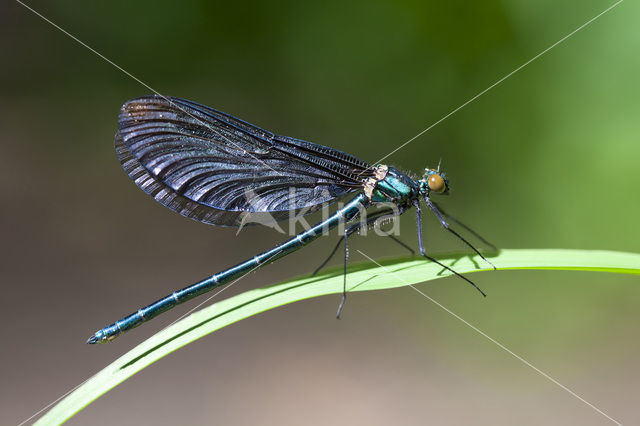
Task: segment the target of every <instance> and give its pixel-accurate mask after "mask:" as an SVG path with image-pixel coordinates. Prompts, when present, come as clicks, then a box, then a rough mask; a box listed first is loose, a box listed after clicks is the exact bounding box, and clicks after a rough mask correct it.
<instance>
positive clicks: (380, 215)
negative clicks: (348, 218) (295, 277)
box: [311, 209, 416, 277]
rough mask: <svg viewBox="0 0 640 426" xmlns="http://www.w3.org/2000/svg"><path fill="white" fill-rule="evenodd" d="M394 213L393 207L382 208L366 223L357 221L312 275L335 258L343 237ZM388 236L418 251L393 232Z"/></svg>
mask: <svg viewBox="0 0 640 426" xmlns="http://www.w3.org/2000/svg"><path fill="white" fill-rule="evenodd" d="M391 213H393V210H392V209H384V210H380V211H379V212H376V213H374V214H373V215H371V217H370V218H369V219H368V220H367V221H366V222H365V223H364V224H362V223H360V222H358V223H356V224H353V225H351V226H350V227H348V228H347V229H346V230H345V235H346V237H345V235H343V236H341V237H340V239H339V240H338V242H337V243H336V245H335V247H334V248H333V250H331V253H329V256H327V258H326V259H325V260H324V261H323V262H322V263H321V264H320V266H318V267H317V268H316V269H315V270H314V271H313V273H312V274H311V276H312V277H313V276H315V275H316V274H317V273H318V272H320V270H321V269H322V268H324V267H325V266H326V265H327V263H329V261H330V260H331V258H333V256H334V255H335V254H336V252H337V251H338V249H339V248H340V246H341V245H342V243H343V239H344V238H348V237H349V236H351V235H352V234H354V233H355V232H358V231H359V230H360V229H362V227H363V226H365V227H369V226H372V225H374V224H375V222H376V221H377V220H379V219H383V220H384V219H386V218H387V217H389V218H391V217H393V216H395V214H391ZM385 236H386V237H389V238H390V239H391V240H393V241H395V242H396V243H398V244H399V245H400V246H402V247H404V248H405V249H407V250H408V251H409V253H411V255H414V254H416V252H415V251H414V250H413V249H412V248H411V247H409V246H408V245H407V244H405V243H403V242H402V241H400V240H399V239H398V238H396V237H395V236H394V235H392V234H386V235H385Z"/></svg>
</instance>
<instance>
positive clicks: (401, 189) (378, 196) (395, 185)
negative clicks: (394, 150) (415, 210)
mask: <svg viewBox="0 0 640 426" xmlns="http://www.w3.org/2000/svg"><path fill="white" fill-rule="evenodd" d="M419 190H420V187H419V185H418V183H417V182H416V181H414V180H413V179H411V178H410V177H409V176H407V175H405V174H404V173H402V172H400V171H399V170H397V169H395V168H393V167H389V170H388V171H387V174H386V176H385V177H384V178H383V179H382V180H380V181H378V183H377V184H376V187H375V189H374V191H373V194H372V195H371V201H373V202H374V203H396V204H404V203H405V202H407V201H410V200H411V199H413V198H415V197H416V196H417V194H418V192H419Z"/></svg>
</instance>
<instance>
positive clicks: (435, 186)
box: [429, 174, 446, 194]
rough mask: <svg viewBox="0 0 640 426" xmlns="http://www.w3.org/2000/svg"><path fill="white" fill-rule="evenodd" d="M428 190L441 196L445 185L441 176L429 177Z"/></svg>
mask: <svg viewBox="0 0 640 426" xmlns="http://www.w3.org/2000/svg"><path fill="white" fill-rule="evenodd" d="M429 189H430V190H432V191H434V192H437V193H438V194H441V193H443V192H444V190H445V189H446V184H445V183H444V179H442V176H440V175H437V174H433V175H431V176H429Z"/></svg>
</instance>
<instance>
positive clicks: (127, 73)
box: [15, 0, 282, 176]
mask: <svg viewBox="0 0 640 426" xmlns="http://www.w3.org/2000/svg"><path fill="white" fill-rule="evenodd" d="M15 1H16V2H17V3H19V4H21V5H22V6H24V7H25V8H26V9H28V10H30V11H31V12H33V13H34V14H35V15H37V16H39V17H40V18H42V19H43V20H44V21H46V22H48V23H49V24H51V25H52V26H53V27H55V28H56V29H57V30H59V31H60V32H62V33H63V34H65V35H66V36H68V37H70V38H71V39H73V40H74V41H76V42H77V43H79V44H80V45H82V46H84V47H86V48H87V49H89V50H90V51H91V52H93V53H95V54H96V55H97V56H99V57H100V58H101V59H103V60H104V61H106V62H107V63H109V64H111V65H112V66H114V67H115V68H117V69H118V70H120V71H122V72H123V73H124V74H126V75H127V76H129V77H131V78H132V79H133V80H135V81H137V82H138V83H140V84H141V85H142V86H144V87H146V88H147V89H149V90H151V91H152V92H153V93H155V94H156V95H158V96H160V97H161V98H163V99H164V100H165V101H167V102H169V104H171V105H173V106H174V107H175V108H176V109H178V110H180V111H182V112H184V113H185V114H187V115H188V116H189V117H191V118H193V119H195V120H197V121H199V122H200V123H202V124H204V125H205V126H206V127H207V128H209V130H211V131H212V132H214V133H216V134H218V135H219V136H220V137H222V139H224V140H225V141H227V142H229V143H230V144H232V145H234V146H235V147H236V148H238V149H241V150H242V151H243V152H244V153H245V154H248V155H249V156H250V157H251V158H253V159H254V160H256V161H258V162H259V163H262V164H264V165H265V166H267V167H268V168H269V169H271V170H272V171H274V172H275V173H276V174H277V175H279V176H282V173H280V172H278V171H277V170H275V169H274V168H273V167H271V166H270V165H268V164H267V163H265V162H264V161H262V160H260V159H259V158H257V157H255V156H254V155H252V154H251V153H250V152H248V151H247V150H245V149H244V148H242V147H241V146H240V145H238V144H236V143H234V142H233V141H231V140H230V139H229V138H227V137H226V136H225V135H223V134H222V133H221V132H219V131H218V130H217V129H215V128H213V127H211V126H210V125H209V123H207V122H206V121H204V120H202V119H200V118H198V117H196V116H194V115H193V114H191V113H190V112H189V111H187V110H185V109H183V108H181V107H180V106H178V105H177V104H176V103H175V102H173V101H172V100H171V99H169V98H168V97H167V96H165V95H163V94H162V93H160V92H158V91H157V90H156V89H154V88H153V87H151V86H149V85H148V84H147V83H145V82H144V81H142V80H140V79H139V78H138V77H136V76H134V75H133V74H131V73H130V72H129V71H127V70H125V69H124V68H122V67H121V66H120V65H118V64H116V63H115V62H113V61H112V60H111V59H109V58H107V57H106V56H104V55H103V54H102V53H100V52H98V51H97V50H95V49H94V48H93V47H91V46H89V45H88V44H86V43H85V42H83V41H82V40H80V39H79V38H77V37H76V36H74V35H73V34H71V33H70V32H68V31H66V30H65V29H63V28H62V27H60V26H59V25H57V24H55V23H54V22H53V21H51V20H50V19H48V18H47V17H45V16H44V15H42V14H41V13H39V12H37V11H36V10H35V9H33V8H32V7H30V6H28V5H26V4H25V3H23V2H22V1H20V0H15Z"/></svg>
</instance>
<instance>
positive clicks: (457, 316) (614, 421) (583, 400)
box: [358, 250, 622, 426]
mask: <svg viewBox="0 0 640 426" xmlns="http://www.w3.org/2000/svg"><path fill="white" fill-rule="evenodd" d="M358 253H360V254H361V255H362V256H364V257H365V258H367V259H369V261H371V262H373V263H375V264H376V265H378V266H379V267H381V268H382V269H384V270H385V271H386V273H387V274H389V275H393V276H395V277H396V278H398V279H399V280H400V281H402V282H403V283H405V284H406V285H407V286H409V287H411V288H412V289H414V290H415V291H417V292H418V293H420V294H421V295H422V296H424V297H425V298H427V299H428V300H429V301H431V302H433V303H434V304H435V305H437V306H438V307H440V308H442V309H443V310H445V311H446V312H448V313H449V314H451V315H453V316H454V317H455V318H456V319H458V320H460V321H461V322H462V323H463V324H465V325H467V326H468V327H470V328H471V329H472V330H474V331H476V332H477V333H479V334H480V335H482V336H484V337H485V338H487V339H488V340H489V341H491V342H493V343H495V344H496V345H497V346H498V347H499V348H501V349H502V350H504V351H506V352H507V353H508V354H510V355H512V356H513V357H514V358H516V359H517V360H519V361H521V362H522V363H524V364H525V365H527V366H529V367H531V368H532V369H533V370H534V371H536V372H537V373H538V374H540V375H542V376H543V377H545V378H546V379H548V380H550V381H551V382H553V383H555V384H556V385H558V386H559V387H560V388H562V389H563V390H565V391H566V392H568V393H569V394H571V395H573V396H574V397H576V398H577V399H579V400H580V401H582V402H584V403H585V404H587V405H588V406H589V407H591V408H593V409H594V410H595V411H597V412H598V413H600V414H602V415H603V416H604V417H606V418H607V419H609V420H611V421H612V422H613V423H615V424H617V425H620V426H622V423H620V422H618V421H617V420H615V419H614V418H612V417H611V416H609V415H608V414H607V413H605V412H604V411H602V410H601V409H599V408H598V407H596V406H595V405H593V404H592V403H590V402H589V401H587V400H586V399H584V398H583V397H581V396H580V395H578V394H577V393H575V392H574V391H572V390H571V389H569V388H568V387H566V386H565V385H563V384H562V383H560V382H559V381H557V380H556V379H554V378H553V377H551V376H550V375H548V374H547V373H545V372H544V371H542V370H540V369H539V368H538V367H536V366H535V365H533V364H531V363H530V362H529V361H527V360H526V359H524V358H522V357H521V356H520V355H518V354H516V353H515V352H513V351H512V350H510V349H509V348H507V347H506V346H504V345H503V344H502V343H500V342H498V341H497V340H496V339H494V338H493V337H491V336H489V335H488V334H486V333H485V332H484V331H482V330H480V329H479V328H477V327H476V326H474V325H473V324H471V323H470V322H468V321H467V320H465V319H464V318H462V317H461V316H460V315H458V314H456V313H455V312H453V311H451V310H450V309H449V308H447V307H445V306H444V305H442V304H441V303H439V302H438V301H436V300H435V299H433V298H432V297H430V296H428V295H427V294H426V293H423V292H422V291H420V290H419V289H417V288H416V287H414V286H413V285H412V284H409V283H408V282H407V281H405V280H403V279H402V277H400V276H399V275H396V274H395V273H394V272H393V271H390V270H389V269H387V268H385V267H384V266H382V265H381V264H380V263H378V262H376V261H375V260H373V259H372V258H371V257H369V256H367V255H366V254H364V253H363V252H362V251H360V250H358Z"/></svg>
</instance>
